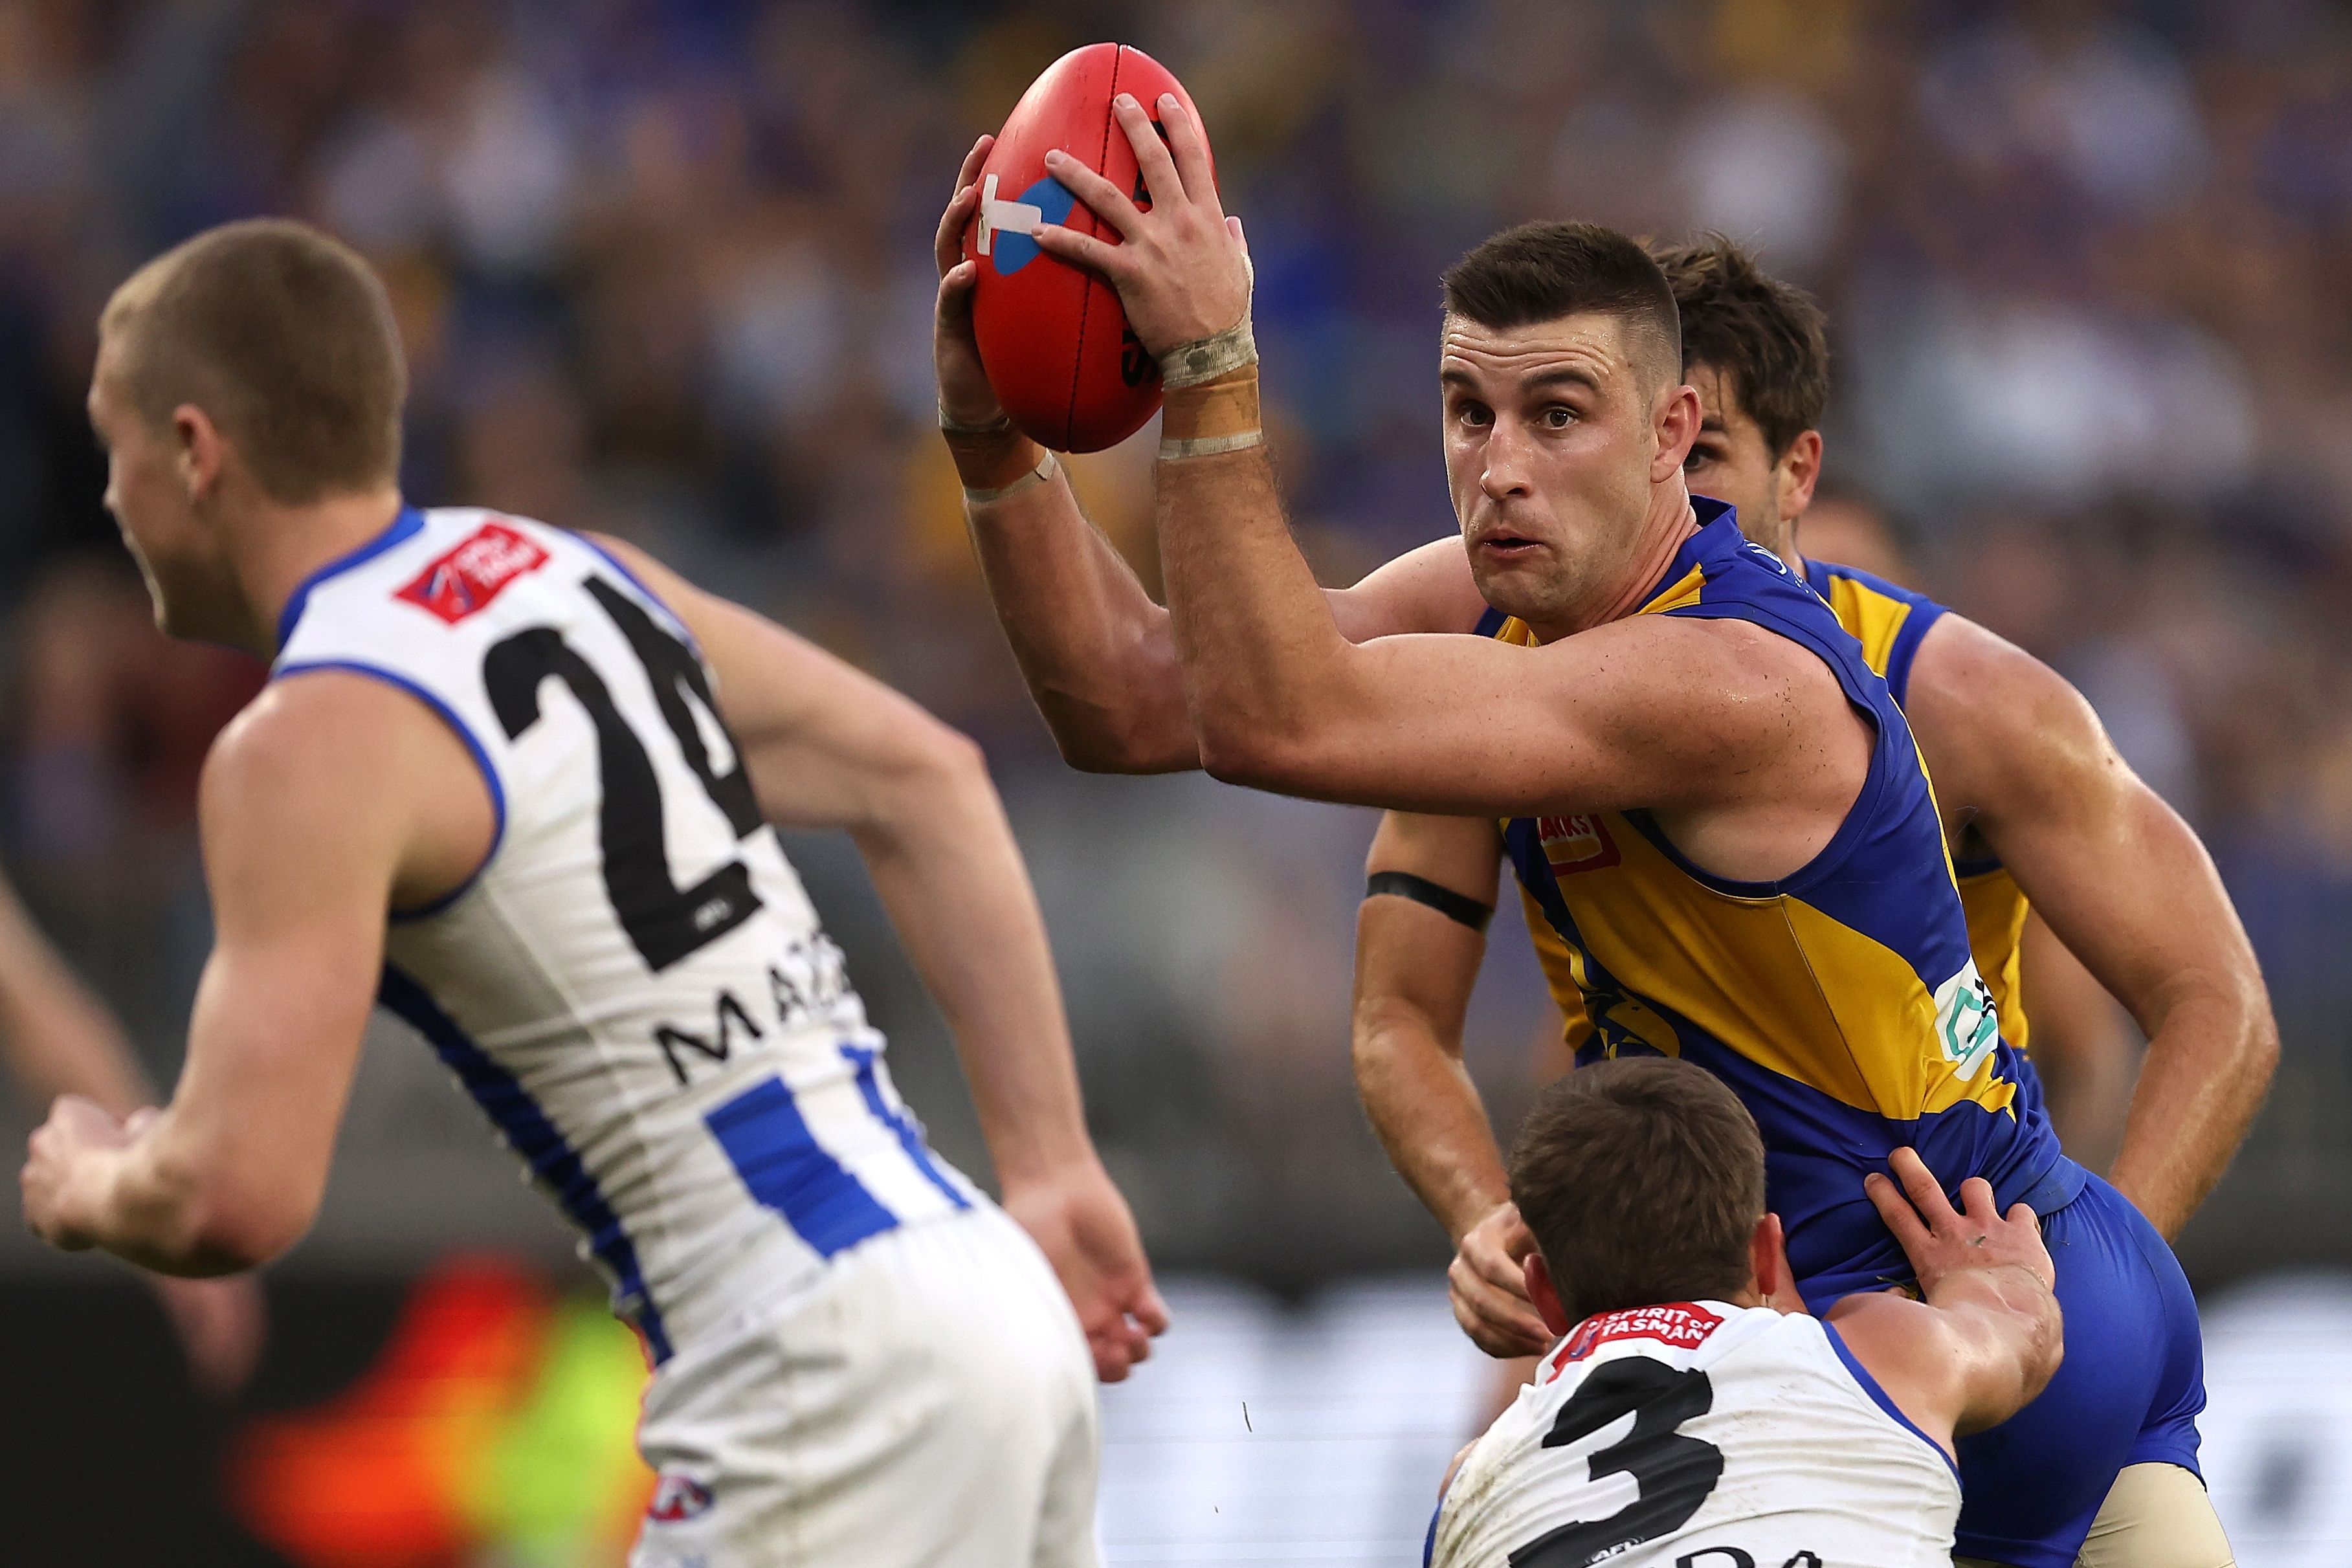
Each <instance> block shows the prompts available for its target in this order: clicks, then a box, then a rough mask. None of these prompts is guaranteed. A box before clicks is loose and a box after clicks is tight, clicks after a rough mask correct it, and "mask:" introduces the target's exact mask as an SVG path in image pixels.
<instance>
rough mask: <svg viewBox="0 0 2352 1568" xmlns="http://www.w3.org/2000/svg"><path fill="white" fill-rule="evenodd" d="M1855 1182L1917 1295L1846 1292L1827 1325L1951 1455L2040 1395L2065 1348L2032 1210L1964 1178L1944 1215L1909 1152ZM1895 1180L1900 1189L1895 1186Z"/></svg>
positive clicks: (1934, 1189) (1936, 1191)
mask: <svg viewBox="0 0 2352 1568" xmlns="http://www.w3.org/2000/svg"><path fill="white" fill-rule="evenodd" d="M1887 1164H1888V1166H1889V1168H1890V1169H1892V1170H1893V1171H1894V1173H1895V1178H1896V1180H1895V1181H1890V1180H1889V1179H1888V1178H1886V1177H1885V1176H1880V1175H1878V1174H1876V1173H1875V1172H1874V1173H1872V1174H1871V1175H1870V1176H1867V1177H1866V1178H1864V1188H1865V1189H1866V1190H1867V1191H1868V1193H1869V1195H1870V1200H1871V1202H1872V1203H1873V1204H1874V1205H1875V1206H1876V1207H1877V1209H1878V1212H1879V1215H1880V1217H1881V1218H1884V1219H1885V1221H1886V1228H1888V1229H1889V1230H1892V1231H1893V1232H1894V1233H1895V1240H1897V1241H1898V1242H1900V1243H1902V1246H1903V1250H1904V1253H1905V1255H1906V1256H1907V1257H1908V1258H1909V1259H1910V1260H1911V1266H1912V1269H1913V1270H1914V1271H1915V1272H1916V1274H1917V1275H1918V1279H1919V1291H1920V1297H1921V1299H1920V1300H1918V1301H1909V1300H1906V1298H1904V1297H1903V1296H1901V1295H1899V1294H1895V1293H1886V1292H1880V1293H1868V1294H1862V1295H1853V1296H1848V1297H1846V1298H1845V1300H1843V1301H1840V1302H1839V1303H1838V1304H1837V1305H1836V1306H1835V1307H1833V1308H1832V1309H1831V1311H1830V1314H1829V1322H1831V1323H1832V1324H1833V1325H1835V1327H1836V1329H1837V1331H1838V1333H1840V1334H1841V1335H1842V1336H1843V1338H1844V1340H1845V1343H1846V1348H1847V1349H1848V1350H1849V1351H1851V1352H1852V1353H1853V1356H1854V1359H1855V1360H1857V1361H1859V1362H1861V1363H1862V1364H1863V1365H1864V1367H1865V1368H1867V1369H1868V1370H1869V1372H1870V1375H1872V1376H1873V1377H1874V1378H1875V1379H1876V1380H1877V1382H1878V1385H1879V1386H1880V1387H1881V1388H1882V1389H1883V1390H1885V1394H1886V1396H1887V1397H1888V1398H1890V1399H1892V1400H1894V1401H1895V1406H1896V1407H1897V1408H1899V1409H1900V1410H1902V1412H1903V1413H1904V1414H1905V1415H1906V1416H1909V1417H1910V1418H1911V1420H1912V1422H1913V1424H1914V1425H1916V1427H1919V1429H1920V1430H1922V1431H1923V1432H1926V1433H1927V1434H1928V1435H1929V1436H1930V1437H1933V1438H1934V1439H1935V1440H1936V1441H1937V1443H1939V1444H1941V1445H1942V1446H1943V1448H1944V1449H1945V1451H1946V1452H1947V1453H1948V1452H1950V1451H1951V1438H1952V1437H1955V1436H1959V1437H1965V1436H1967V1435H1968V1434H1969V1433H1970V1432H1980V1431H1983V1430H1984V1429H1985V1428H1986V1427H1994V1426H1998V1425H2000V1423H2001V1422H2003V1421H2006V1420H2008V1419H2009V1418H2010V1417H2011V1416H2013V1415H2015V1414H2016V1413H2017V1412H2018V1411H2020V1410H2021V1409H2023V1408H2024V1407H2025V1406H2026V1405H2027V1403H2028V1402H2029V1401H2031V1400H2032V1398H2033V1396H2035V1395H2037V1394H2039V1393H2041V1392H2042V1388H2043V1387H2044V1386H2045V1385H2047V1384H2048V1383H2049V1381H2050V1378H2051V1375H2053V1374H2054V1373H2055V1372H2056V1371H2057V1370H2058V1364H2059V1362H2060V1360H2061V1359H2062V1358H2063V1355H2064V1353H2065V1335H2064V1325H2063V1322H2062V1320H2061V1316H2060V1312H2059V1309H2058V1298H2057V1297H2056V1296H2055V1295H2053V1294H2052V1293H2051V1286H2052V1284H2053V1281H2055V1279H2056V1273H2055V1271H2054V1270H2053V1268H2052V1267H2051V1262H2050V1254H2049V1252H2048V1251H2047V1249H2044V1248H2043V1246H2042V1233H2041V1228H2040V1226H2039V1224H2038V1223H2037V1221H2036V1220H2035V1218H2034V1215H2033V1211H2032V1209H2031V1208H2028V1207H2026V1206H2025V1205H2023V1204H2015V1205H2012V1206H2011V1208H2010V1211H2009V1212H2008V1213H2007V1214H2006V1215H2004V1214H2001V1213H2000V1211H1999V1210H1997V1209H1996V1208H1994V1207H1993V1200H1992V1187H1991V1186H1990V1184H1989V1183H1987V1182H1985V1181H1984V1180H1982V1179H1981V1178H1979V1177H1975V1176H1971V1177H1969V1179H1968V1180H1967V1181H1965V1182H1962V1183H1961V1184H1960V1202H1961V1206H1962V1207H1961V1208H1959V1209H1957V1210H1956V1209H1954V1208H1953V1207H1952V1205H1951V1203H1950V1201H1949V1200H1948V1198H1946V1197H1945V1196H1944V1191H1943V1188H1942V1187H1940V1186H1937V1182H1936V1178H1935V1176H1934V1174H1933V1173H1931V1172H1930V1171H1929V1170H1928V1169H1927V1166H1926V1164H1925V1163H1924V1162H1922V1161H1921V1160H1920V1158H1919V1155H1918V1154H1917V1153H1916V1151H1914V1150H1911V1149H1897V1150H1895V1153H1894V1155H1893V1156H1892V1157H1891V1158H1890V1159H1889V1160H1888V1162H1887ZM1896 1181H1899V1182H1900V1183H1901V1186H1899V1187H1898V1186H1896Z"/></svg>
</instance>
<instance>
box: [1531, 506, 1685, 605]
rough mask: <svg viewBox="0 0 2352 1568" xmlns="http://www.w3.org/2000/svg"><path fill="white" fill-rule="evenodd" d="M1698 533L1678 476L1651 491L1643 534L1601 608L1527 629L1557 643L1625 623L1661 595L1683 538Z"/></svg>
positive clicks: (1644, 515) (1644, 516)
mask: <svg viewBox="0 0 2352 1568" xmlns="http://www.w3.org/2000/svg"><path fill="white" fill-rule="evenodd" d="M1696 532H1698V515H1697V514H1696V512H1694V511H1693V510H1692V509H1691V503H1690V492H1689V491H1687V490H1685V489H1684V488H1683V486H1682V482H1681V478H1680V476H1676V477H1675V481H1674V482H1673V483H1670V484H1665V485H1660V486H1655V487H1654V488H1653V489H1652V490H1651V492H1650V507H1649V510H1648V511H1647V512H1646V513H1644V514H1643V518H1642V532H1641V537H1640V538H1639V539H1637V540H1636V542H1635V543H1634V546H1633V553H1632V554H1631V555H1630V556H1628V557H1627V558H1626V563H1625V570H1624V571H1623V572H1622V574H1620V576H1619V577H1618V578H1617V580H1616V581H1615V582H1614V583H1613V584H1612V587H1611V589H1610V591H1608V594H1607V597H1605V598H1601V600H1600V606H1601V607H1600V609H1599V610H1598V611H1597V612H1593V613H1590V614H1585V613H1579V614H1576V615H1573V616H1572V617H1565V618H1563V619H1562V621H1561V622H1559V624H1558V625H1556V626H1538V625H1535V624H1534V623H1533V622H1530V623H1529V628H1528V629H1529V630H1530V631H1532V632H1535V634H1536V640H1537V641H1538V642H1539V643H1549V642H1554V641H1556V640H1558V639H1559V638H1561V637H1568V636H1572V635H1574V634H1575V633H1577V632H1589V631H1591V629H1592V628H1593V627H1595V626H1606V625H1607V624H1609V622H1612V621H1622V620H1623V619H1625V617H1627V616H1628V615H1631V614H1633V612H1635V611H1638V610H1639V609H1641V608H1642V606H1643V605H1644V604H1646V603H1648V602H1649V600H1650V596H1651V595H1652V594H1653V593H1654V592H1656V591H1657V589H1658V585H1659V582H1660V580H1661V579H1663V578H1664V576H1665V575H1666V570H1667V569H1668V568H1670V567H1671V566H1673V565H1674V561H1675V552H1676V551H1678V550H1680V549H1682V548H1683V543H1684V541H1685V540H1686V539H1688V538H1690V537H1691V536H1692V535H1693V534H1695V533H1696Z"/></svg>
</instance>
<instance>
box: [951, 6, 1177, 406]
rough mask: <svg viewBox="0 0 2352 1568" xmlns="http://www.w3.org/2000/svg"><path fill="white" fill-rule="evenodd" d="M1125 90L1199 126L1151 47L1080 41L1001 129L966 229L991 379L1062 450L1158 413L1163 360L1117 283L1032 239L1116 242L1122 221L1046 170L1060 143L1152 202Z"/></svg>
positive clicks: (976, 328) (977, 321)
mask: <svg viewBox="0 0 2352 1568" xmlns="http://www.w3.org/2000/svg"><path fill="white" fill-rule="evenodd" d="M1122 92H1124V93H1131V94H1133V95H1134V97H1135V100H1136V101H1137V102H1138V103H1140V104H1141V105H1143V109H1144V112H1145V113H1147V114H1150V116H1151V117H1152V123H1153V124H1154V125H1157V124H1158V123H1159V122H1160V121H1159V111H1158V108H1157V106H1158V104H1159V102H1160V94H1162V93H1169V92H1172V93H1174V94H1175V95H1176V99H1177V101H1178V102H1179V103H1181V104H1182V105H1183V106H1184V110H1185V112H1186V113H1188V114H1190V115H1192V123H1193V124H1195V125H1198V124H1200V122H1201V115H1200V111H1199V110H1196V109H1194V108H1193V107H1192V95H1191V94H1189V93H1187V92H1186V91H1185V90H1184V86H1183V84H1182V83H1181V82H1179V81H1178V80H1177V79H1176V78H1174V77H1173V76H1171V75H1170V74H1169V72H1168V69H1167V68H1166V67H1164V66H1162V65H1160V62H1159V61H1157V60H1155V59H1153V58H1152V57H1150V55H1147V54H1145V53H1144V52H1143V51H1142V50H1140V49H1134V48H1129V47H1127V46H1126V45H1125V44H1089V45H1087V47H1085V48H1083V49H1073V50H1072V51H1071V52H1070V53H1068V54H1066V55H1064V56H1063V57H1061V58H1060V59H1058V60H1055V62H1054V63H1053V64H1052V65H1051V66H1048V67H1047V68H1045V74H1044V75H1043V76H1041V77H1039V78H1037V79H1036V80H1035V81H1034V82H1032V83H1030V84H1029V90H1028V91H1027V92H1025V93H1024V94H1022V96H1021V101H1020V102H1019V103H1017V104H1015V105H1014V106H1013V115H1012V118H1010V119H1008V120H1005V122H1004V129H1003V131H999V132H998V133H997V137H996V145H995V146H994V147H992V148H990V149H989V152H988V162H986V163H985V164H983V165H982V168H981V172H980V180H981V202H980V211H979V212H978V213H977V214H975V215H974V216H973V219H972V223H971V228H970V229H968V230H967V231H965V234H964V238H963V253H964V255H965V256H969V257H971V258H972V259H973V260H976V261H977V262H978V263H979V264H980V277H979V281H978V282H977V283H976V284H975V285H974V286H973V288H972V299H971V319H972V331H973V335H974V336H975V337H976V338H978V340H979V341H980V359H981V363H982V364H983V365H984V366H986V367H987V370H988V380H989V384H990V385H992V386H993V387H994V388H995V389H996V397H997V401H998V402H1002V403H1003V405H1004V408H1005V412H1006V413H1010V414H1012V416H1013V423H1016V424H1018V425H1020V427H1021V428H1022V429H1023V430H1024V431H1025V432H1027V433H1028V434H1029V435H1030V437H1031V438H1032V439H1034V440H1035V441H1038V442H1040V443H1042V444H1045V445H1047V446H1050V447H1053V448H1054V449H1055V451H1058V452H1099V451H1101V450H1102V449H1103V448H1104V447H1106V446H1116V445H1118V444H1119V443H1120V442H1122V441H1124V440H1126V439H1127V438H1128V437H1129V436H1130V435H1132V434H1135V433H1136V432H1137V431H1139V430H1140V429H1142V428H1143V424H1144V422H1145V421H1146V420H1149V419H1150V417H1151V416H1152V414H1153V413H1157V412H1158V411H1159V408H1160V367H1159V366H1158V365H1157V364H1156V363H1154V362H1153V361H1152V358H1151V356H1150V354H1148V353H1146V352H1144V350H1143V345H1142V344H1141V343H1140V342H1139V341H1138V340H1136V337H1135V334H1134V333H1132V332H1130V331H1129V330H1128V327H1127V313H1126V312H1125V311H1123V310H1121V309H1120V308H1119V307H1118V292H1117V291H1116V290H1114V289H1113V288H1112V287H1111V286H1110V285H1109V283H1108V282H1107V281H1105V280H1104V279H1103V278H1101V277H1097V276H1096V275H1095V274H1094V273H1092V272H1089V271H1087V270H1086V269H1085V268H1083V267H1073V266H1071V265H1070V264H1069V263H1067V262H1066V261H1063V260H1061V259H1060V258H1058V257H1056V256H1047V255H1046V254H1045V253H1044V252H1043V251H1041V250H1039V249H1038V248H1037V246H1036V243H1035V242H1034V241H1033V240H1032V239H1030V237H1029V228H1030V225H1033V224H1036V223H1041V222H1042V223H1049V224H1062V225H1066V226H1068V227H1070V228H1074V229H1076V230H1077V231H1078V232H1080V233H1081V234H1088V235H1099V236H1101V237H1102V238H1104V239H1106V240H1108V241H1109V242H1110V243H1111V244H1113V245H1117V244H1118V232H1117V231H1116V230H1114V229H1112V228H1111V227H1110V225H1108V224H1104V223H1101V222H1099V221H1098V220H1097V218H1096V217H1095V215H1094V214H1092V213H1091V212H1088V211H1087V208H1086V206H1085V204H1083V203H1080V202H1078V201H1077V200H1076V198H1075V197H1073V196H1072V195H1071V193H1069V191H1068V190H1067V189H1066V188H1065V187H1064V186H1063V185H1062V184H1061V183H1060V182H1058V181H1055V180H1050V179H1047V178H1046V177H1045V154H1046V153H1047V152H1049V151H1051V150H1052V149H1054V148H1056V147H1058V148H1060V149H1061V150H1062V151H1063V152H1066V153H1068V154H1069V155H1070V156H1071V157H1073V158H1076V159H1077V160H1078V161H1079V162H1083V163H1085V164H1086V165H1087V167H1088V168H1090V169H1093V170H1095V171H1096V172H1098V173H1100V174H1101V175H1102V176H1103V177H1104V178H1105V179H1107V180H1108V181H1110V182H1111V183H1113V184H1115V185H1117V186H1118V187H1119V188H1120V189H1121V190H1123V191H1127V192H1129V193H1132V194H1133V196H1134V197H1135V201H1136V204H1137V205H1138V206H1141V207H1149V206H1150V204H1151V198H1150V195H1148V194H1147V193H1145V191H1144V189H1143V182H1142V180H1141V178H1140V177H1139V174H1138V172H1137V169H1136V162H1135V149H1134V148H1133V147H1131V146H1129V144H1128V140H1127V132H1126V131H1122V130H1120V129H1119V124H1118V120H1116V119H1114V118H1112V115H1111V112H1110V100H1111V99H1112V98H1113V97H1114V96H1115V95H1117V94H1118V93H1122Z"/></svg>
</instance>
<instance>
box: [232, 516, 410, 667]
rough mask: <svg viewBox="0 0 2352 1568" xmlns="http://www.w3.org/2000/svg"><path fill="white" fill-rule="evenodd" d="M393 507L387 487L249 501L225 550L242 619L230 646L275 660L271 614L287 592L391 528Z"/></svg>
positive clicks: (278, 610) (275, 626)
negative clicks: (294, 503) (286, 500)
mask: <svg viewBox="0 0 2352 1568" xmlns="http://www.w3.org/2000/svg"><path fill="white" fill-rule="evenodd" d="M400 508H401V499H400V492H399V491H398V490H396V489H390V488H386V489H382V490H371V491H368V492H366V493H364V494H362V495H344V496H329V497H325V498H323V499H321V500H317V501H310V502H306V503H304V504H303V505H301V506H299V507H289V506H281V505H279V504H278V503H276V502H273V501H259V502H256V503H254V504H253V505H252V506H250V507H248V508H247V514H246V516H245V517H244V518H243V519H242V521H243V524H244V526H243V527H242V528H238V529H237V530H236V536H235V541H234V542H233V543H232V545H231V547H230V549H229V564H230V570H232V571H233V572H234V573H235V575H236V581H237V585H238V589H239V591H240V592H239V597H240V598H242V599H243V600H244V601H245V606H246V609H247V622H248V624H247V626H246V627H245V628H244V632H243V634H242V635H241V636H239V637H238V638H237V639H236V642H237V644H238V645H239V646H241V647H243V648H244V649H245V650H246V651H247V653H254V654H257V655H258V656H259V657H261V658H264V659H268V658H272V657H275V656H276V654H277V652H278V617H279V616H280V615H282V614H283V613H284V612H285V609H286V605H287V601H289V600H291V599H292V598H293V597H294V593H295V591H296V590H297V589H299V588H300V587H301V586H302V584H303V583H305V582H307V581H309V580H310V578H311V577H312V576H314V575H315V574H316V573H317V572H318V571H319V570H320V568H321V567H325V566H329V565H331V564H332V563H333V562H335V561H337V560H340V559H342V558H343V557H344V556H347V555H349V554H351V553H352V551H353V550H355V549H359V548H360V547H361V546H362V545H364V544H366V543H367V542H368V541H369V540H370V539H373V538H375V537H376V536H377V535H379V534H381V533H383V531H384V530H385V529H386V528H390V527H392V525H393V522H394V519H395V518H397V517H399V516H400Z"/></svg>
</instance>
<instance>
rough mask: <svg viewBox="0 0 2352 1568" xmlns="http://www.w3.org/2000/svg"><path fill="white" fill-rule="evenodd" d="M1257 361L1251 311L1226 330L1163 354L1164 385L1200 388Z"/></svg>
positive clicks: (1176, 388) (1162, 383) (1161, 368)
mask: <svg viewBox="0 0 2352 1568" xmlns="http://www.w3.org/2000/svg"><path fill="white" fill-rule="evenodd" d="M1255 363H1257V338H1256V336H1255V334H1253V333H1252V332H1251V331H1250V319H1249V312H1248V311H1247V310H1244V311H1243V312H1242V319H1240V320H1238V321H1236V322H1234V324H1233V325H1232V326H1230V327H1228V328H1226V329H1224V330H1223V331H1222V332H1212V333H1210V334H1209V335H1208V336H1207V337H1205V338H1195V339H1193V340H1192V341H1191V342H1189V343H1179V344H1177V345H1176V346H1175V347H1174V348H1172V349H1171V350H1168V351H1167V352H1166V353H1164V354H1162V355H1160V385H1161V386H1162V387H1164V388H1166V389H1167V390H1168V391H1170V392H1175V391H1177V390H1178V389H1179V388H1181V387H1196V386H1199V385H1200V384H1201V383H1202V382H1213V381H1215V380H1216V379H1217V378H1218V377H1219V376H1225V375H1231V374H1232V373H1233V372H1234V371H1237V370H1240V369H1241V368H1242V367H1243V366H1244V365H1254V364H1255Z"/></svg>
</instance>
